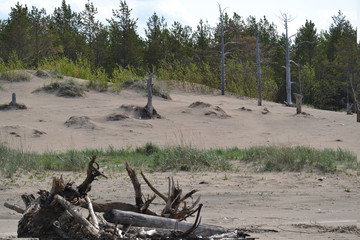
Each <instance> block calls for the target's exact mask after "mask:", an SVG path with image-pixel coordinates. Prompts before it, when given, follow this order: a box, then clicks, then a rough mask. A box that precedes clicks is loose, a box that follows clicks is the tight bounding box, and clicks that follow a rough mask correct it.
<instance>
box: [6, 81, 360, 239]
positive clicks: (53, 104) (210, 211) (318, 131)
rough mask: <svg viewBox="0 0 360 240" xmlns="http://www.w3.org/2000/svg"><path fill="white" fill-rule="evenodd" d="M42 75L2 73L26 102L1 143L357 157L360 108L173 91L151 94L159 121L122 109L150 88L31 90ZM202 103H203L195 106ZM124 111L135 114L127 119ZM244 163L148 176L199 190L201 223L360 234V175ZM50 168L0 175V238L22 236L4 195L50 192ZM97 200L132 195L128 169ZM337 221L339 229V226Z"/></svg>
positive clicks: (319, 235) (11, 114)
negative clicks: (13, 78) (15, 78)
mask: <svg viewBox="0 0 360 240" xmlns="http://www.w3.org/2000/svg"><path fill="white" fill-rule="evenodd" d="M44 82H49V79H43V78H38V77H35V76H32V79H31V80H30V81H29V82H21V83H9V82H5V81H2V80H0V85H1V86H2V87H3V90H0V104H3V103H9V102H10V101H11V94H12V93H13V92H15V93H16V94H17V101H18V102H19V103H24V104H25V105H26V106H27V108H28V109H27V110H11V111H0V141H1V142H2V143H5V144H7V145H9V146H11V147H13V148H19V149H21V150H24V151H36V152H47V151H64V150H69V149H84V148H104V149H105V148H108V147H109V146H113V147H114V148H122V147H127V146H133V147H134V146H139V145H144V144H145V143H146V142H149V141H151V142H153V143H155V144H158V145H179V144H181V145H191V146H196V147H199V148H216V147H222V148H227V147H233V146H237V147H240V148H244V147H249V146H258V145H282V146H297V145H302V146H310V147H315V148H319V149H322V148H333V149H336V148H339V147H340V148H343V149H347V150H350V151H352V152H354V153H355V154H357V156H358V158H359V157H360V148H359V144H358V143H359V142H360V134H359V133H360V125H359V123H356V116H355V115H352V116H349V115H346V113H343V112H330V111H321V110H315V109H311V108H307V107H304V108H303V111H304V112H305V113H306V114H305V115H295V112H296V109H295V108H289V107H284V106H283V105H281V104H277V103H272V102H264V103H263V106H262V107H259V106H257V101H256V100H254V99H239V98H236V97H232V96H219V95H205V94H194V93H189V92H187V93H186V92H180V91H173V92H171V98H172V100H164V99H161V98H157V97H154V99H153V104H154V107H155V108H156V110H157V111H158V113H159V114H160V115H161V116H162V118H161V119H153V120H142V119H138V116H137V115H136V114H134V112H133V111H130V110H131V108H129V107H127V108H124V107H121V106H131V105H133V106H145V104H146V100H147V99H146V95H145V93H144V92H137V91H133V90H123V91H121V92H120V93H114V92H102V93H99V92H94V91H90V92H87V93H86V96H84V97H81V98H63V97H57V96H55V95H53V94H49V93H45V92H37V93H32V92H33V91H34V90H35V89H37V88H38V87H41V86H43V85H44ZM197 101H199V102H202V103H205V104H194V105H192V106H191V107H189V106H190V105H191V104H193V103H195V102H197ZM265 108H266V109H265ZM129 109H130V110H129ZM125 115H127V116H128V117H129V118H124V119H123V116H125ZM71 117H73V118H71ZM109 119H110V120H109ZM115 120H116V121H115ZM65 123H66V124H65ZM239 168H240V169H241V170H240V171H239V172H237V173H224V172H216V173H213V172H201V173H189V172H178V173H171V172H166V173H153V174H150V173H149V174H148V175H149V176H148V177H149V179H151V181H153V182H155V185H156V186H157V187H158V188H160V189H162V190H163V192H166V191H167V186H166V185H167V184H166V177H168V176H170V175H171V176H174V178H175V180H178V181H179V183H180V185H182V186H183V188H184V191H190V190H191V189H193V188H195V189H199V190H200V193H199V194H200V195H201V198H202V203H203V204H204V209H203V211H202V217H203V219H202V222H203V223H207V224H215V225H220V226H223V227H226V228H229V229H233V228H240V229H246V230H247V231H248V232H249V233H250V234H251V235H252V236H255V237H259V239H358V238H359V236H360V233H359V232H351V231H350V230H351V228H350V227H349V226H354V225H355V226H357V227H358V228H359V227H360V224H359V220H360V209H359V206H360V200H359V199H360V177H358V176H355V175H354V176H350V175H345V174H335V175H334V174H329V175H327V176H325V177H326V179H325V180H324V181H319V180H318V178H320V177H324V176H320V175H319V174H317V173H261V174H259V173H253V172H252V171H251V170H250V169H249V168H248V167H247V166H239ZM105 171H106V170H105ZM65 174H66V175H67V177H68V178H69V179H73V180H74V179H77V180H76V181H77V182H79V181H81V179H82V178H81V177H84V174H82V176H80V179H79V178H78V177H79V176H78V175H79V173H75V174H73V173H65ZM53 175H59V173H52V172H49V173H48V174H46V176H38V177H36V176H35V173H26V174H21V176H17V177H16V178H15V179H13V180H10V179H6V178H0V180H1V182H0V237H1V236H2V237H4V236H8V235H15V233H16V228H17V221H18V219H19V218H20V215H19V214H16V213H14V212H12V211H11V210H9V209H6V208H5V207H3V204H4V202H9V203H18V204H19V206H22V203H21V199H20V195H21V194H23V193H25V192H27V193H34V194H35V193H36V191H37V190H38V189H40V188H42V189H49V188H50V186H49V184H50V182H51V177H52V176H53ZM30 176H33V178H30ZM201 182H205V184H200V183H201ZM345 189H348V190H350V192H346V191H345ZM145 191H148V190H147V189H146V188H145ZM149 193H150V192H149ZM91 197H92V198H93V199H97V200H98V201H105V200H112V201H115V200H119V201H126V202H130V203H133V202H134V199H133V192H132V187H131V185H130V182H129V180H128V177H127V176H126V175H125V173H122V174H112V177H111V178H110V179H109V180H103V179H102V180H101V181H97V182H96V183H95V185H94V186H93V188H92V191H91ZM156 206H158V205H156ZM156 206H155V207H156ZM159 207H160V206H159ZM299 224H303V225H299ZM338 226H342V228H341V230H340V229H339V228H338ZM349 228H350V229H349ZM341 231H343V232H342V233H341Z"/></svg>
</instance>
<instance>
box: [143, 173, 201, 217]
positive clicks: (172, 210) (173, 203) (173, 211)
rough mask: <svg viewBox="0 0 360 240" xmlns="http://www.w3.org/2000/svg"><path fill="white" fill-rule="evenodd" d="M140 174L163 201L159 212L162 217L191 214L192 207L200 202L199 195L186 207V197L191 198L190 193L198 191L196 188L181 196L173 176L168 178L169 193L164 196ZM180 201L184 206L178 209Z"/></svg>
mask: <svg viewBox="0 0 360 240" xmlns="http://www.w3.org/2000/svg"><path fill="white" fill-rule="evenodd" d="M141 176H142V177H143V179H144V181H145V182H146V184H147V185H148V186H149V187H150V189H151V190H152V191H153V192H154V193H155V194H156V195H158V196H159V197H160V198H161V199H163V200H164V201H165V203H166V204H165V208H164V209H163V211H162V212H161V216H163V217H168V218H174V219H184V218H186V217H187V216H188V215H191V214H192V211H193V209H194V208H195V207H196V206H197V205H198V203H199V202H200V197H198V198H197V200H196V201H195V202H194V203H193V204H192V205H191V206H190V207H187V204H186V202H185V201H186V200H187V199H188V198H192V195H193V194H194V193H196V192H198V190H192V191H190V192H189V193H187V194H185V196H184V197H181V194H182V190H181V189H180V188H179V186H177V187H176V186H175V183H174V179H173V178H169V195H168V196H167V197H166V196H165V195H163V194H162V193H160V192H159V191H158V190H157V189H156V188H155V187H154V186H153V185H152V184H151V183H150V181H149V180H148V179H147V178H146V177H145V175H144V173H143V172H141ZM182 203H183V204H184V207H183V209H181V210H179V207H180V205H181V204H182Z"/></svg>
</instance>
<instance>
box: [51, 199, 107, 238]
mask: <svg viewBox="0 0 360 240" xmlns="http://www.w3.org/2000/svg"><path fill="white" fill-rule="evenodd" d="M55 200H56V201H57V202H58V203H60V204H61V206H63V207H64V209H66V210H67V211H68V212H70V213H71V215H72V216H74V218H75V220H76V221H77V222H79V223H80V224H82V225H83V226H84V227H85V228H86V230H87V231H88V232H89V233H90V234H91V235H92V236H94V237H100V234H99V230H98V229H96V228H95V227H94V226H93V225H92V224H91V223H90V222H89V221H88V220H86V219H85V218H84V217H82V216H81V215H80V214H79V213H77V212H76V211H75V210H74V209H73V206H72V205H71V204H70V203H69V202H68V201H66V200H65V199H64V198H63V197H61V196H59V195H56V196H55Z"/></svg>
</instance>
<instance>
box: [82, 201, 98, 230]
mask: <svg viewBox="0 0 360 240" xmlns="http://www.w3.org/2000/svg"><path fill="white" fill-rule="evenodd" d="M85 200H86V202H87V205H88V209H89V214H90V216H91V219H92V220H93V222H94V227H95V228H96V229H99V221H98V219H97V217H96V215H95V213H94V209H93V206H92V204H91V200H90V198H89V196H86V197H85Z"/></svg>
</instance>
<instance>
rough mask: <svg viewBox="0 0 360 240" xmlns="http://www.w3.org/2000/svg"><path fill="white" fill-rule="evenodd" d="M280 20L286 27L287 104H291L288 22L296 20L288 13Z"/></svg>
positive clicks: (282, 14) (283, 14) (282, 15)
mask: <svg viewBox="0 0 360 240" xmlns="http://www.w3.org/2000/svg"><path fill="white" fill-rule="evenodd" d="M280 20H281V21H283V25H284V27H285V51H286V54H285V61H286V66H285V67H286V102H285V103H286V105H287V106H291V105H292V102H291V74H290V53H289V39H290V37H289V34H288V28H289V26H288V23H289V22H291V21H292V20H294V19H293V18H291V16H289V15H288V14H287V13H281V17H280Z"/></svg>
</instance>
